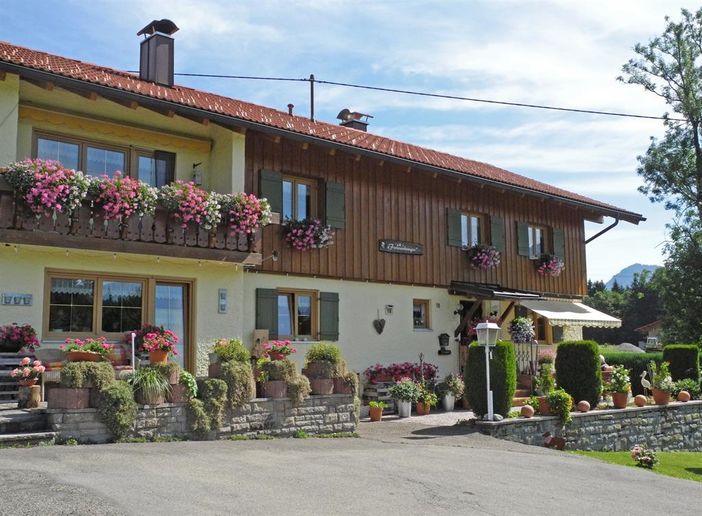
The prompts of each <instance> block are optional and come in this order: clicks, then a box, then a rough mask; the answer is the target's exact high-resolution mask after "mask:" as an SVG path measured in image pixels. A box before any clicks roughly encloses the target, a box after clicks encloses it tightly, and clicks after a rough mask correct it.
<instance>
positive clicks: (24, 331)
mask: <svg viewBox="0 0 702 516" xmlns="http://www.w3.org/2000/svg"><path fill="white" fill-rule="evenodd" d="M38 347H39V339H37V332H36V331H35V330H34V328H32V327H31V326H30V325H29V324H23V325H22V326H20V325H19V324H17V323H12V324H6V325H4V326H0V353H17V352H18V351H19V350H21V349H22V348H24V349H26V350H27V351H31V352H34V349H35V348H38Z"/></svg>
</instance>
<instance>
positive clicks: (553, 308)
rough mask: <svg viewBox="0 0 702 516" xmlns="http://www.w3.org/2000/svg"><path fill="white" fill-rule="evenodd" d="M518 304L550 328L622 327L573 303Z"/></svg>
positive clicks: (609, 318) (532, 302) (542, 301)
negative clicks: (534, 314) (545, 322)
mask: <svg viewBox="0 0 702 516" xmlns="http://www.w3.org/2000/svg"><path fill="white" fill-rule="evenodd" d="M520 304H521V305H522V306H524V307H526V308H528V309H529V310H531V311H532V312H535V313H537V314H539V315H540V316H542V317H545V318H546V319H548V322H549V324H551V326H587V327H595V328H619V327H620V326H621V325H622V321H620V320H619V319H617V318H616V317H612V316H611V315H607V314H605V313H602V312H600V311H598V310H595V309H594V308H592V307H589V306H587V305H584V304H582V303H576V302H573V301H551V300H546V299H544V300H528V301H527V300H524V301H521V303H520Z"/></svg>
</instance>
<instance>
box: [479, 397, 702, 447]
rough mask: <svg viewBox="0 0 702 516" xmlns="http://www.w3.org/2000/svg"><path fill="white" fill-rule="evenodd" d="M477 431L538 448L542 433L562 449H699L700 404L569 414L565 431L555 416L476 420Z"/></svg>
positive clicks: (701, 438)
mask: <svg viewBox="0 0 702 516" xmlns="http://www.w3.org/2000/svg"><path fill="white" fill-rule="evenodd" d="M476 426H477V427H478V429H479V430H480V431H481V432H482V433H484V434H488V435H491V436H493V437H496V438H498V439H505V440H508V441H515V442H521V443H524V444H532V445H536V446H543V444H544V438H543V434H544V433H545V432H551V434H552V435H556V436H561V437H563V438H565V440H566V449H569V450H586V451H628V450H630V449H631V448H632V447H633V446H634V445H636V444H643V445H646V446H648V447H650V448H652V449H654V450H658V451H682V450H687V451H702V401H689V402H687V403H678V402H675V403H671V404H669V405H666V406H646V407H640V408H639V407H632V408H627V409H622V410H596V411H592V412H586V413H582V414H580V413H574V414H573V420H572V421H571V422H570V423H568V424H567V425H566V426H565V427H563V426H562V425H561V422H560V421H559V419H558V418H556V417H533V418H530V419H524V418H518V419H506V420H503V421H499V422H489V421H479V422H477V423H476Z"/></svg>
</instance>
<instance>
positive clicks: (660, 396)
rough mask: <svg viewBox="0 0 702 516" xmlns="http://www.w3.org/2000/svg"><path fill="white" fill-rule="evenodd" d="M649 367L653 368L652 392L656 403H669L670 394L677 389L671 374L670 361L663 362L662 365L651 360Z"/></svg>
mask: <svg viewBox="0 0 702 516" xmlns="http://www.w3.org/2000/svg"><path fill="white" fill-rule="evenodd" d="M648 368H649V369H650V370H651V393H652V394H653V401H655V402H656V405H667V404H668V403H670V395H671V394H672V393H673V391H674V390H675V383H674V382H673V378H672V376H671V375H670V363H669V362H662V363H661V365H660V366H658V365H656V363H655V362H654V361H651V362H649V364H648Z"/></svg>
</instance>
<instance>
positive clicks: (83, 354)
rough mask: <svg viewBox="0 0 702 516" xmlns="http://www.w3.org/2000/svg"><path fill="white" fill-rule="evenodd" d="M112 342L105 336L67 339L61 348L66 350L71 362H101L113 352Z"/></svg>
mask: <svg viewBox="0 0 702 516" xmlns="http://www.w3.org/2000/svg"><path fill="white" fill-rule="evenodd" d="M113 347H114V346H113V345H112V344H108V343H107V340H106V339H105V337H98V338H97V339H94V338H92V337H88V338H86V339H66V341H65V342H64V343H63V344H62V345H61V349H62V350H63V351H65V352H66V354H67V357H68V361H69V362H99V361H101V360H107V358H108V357H109V355H110V353H111V352H112V348H113Z"/></svg>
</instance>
